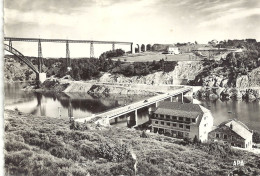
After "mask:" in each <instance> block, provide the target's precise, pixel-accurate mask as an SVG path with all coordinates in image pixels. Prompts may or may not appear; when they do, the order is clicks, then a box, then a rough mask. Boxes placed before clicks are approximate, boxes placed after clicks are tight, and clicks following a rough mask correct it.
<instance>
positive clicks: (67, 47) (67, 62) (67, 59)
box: [66, 40, 71, 70]
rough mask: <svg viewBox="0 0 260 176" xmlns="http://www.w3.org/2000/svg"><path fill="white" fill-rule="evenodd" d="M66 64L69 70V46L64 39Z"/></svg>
mask: <svg viewBox="0 0 260 176" xmlns="http://www.w3.org/2000/svg"><path fill="white" fill-rule="evenodd" d="M66 66H67V69H68V70H70V67H71V63H70V48H69V41H68V40H67V41H66Z"/></svg>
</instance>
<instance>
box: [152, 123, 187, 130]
mask: <svg viewBox="0 0 260 176" xmlns="http://www.w3.org/2000/svg"><path fill="white" fill-rule="evenodd" d="M154 123H155V124H159V123H160V125H166V126H172V127H177V126H178V128H182V129H183V128H184V126H185V129H190V126H189V125H183V124H176V123H170V122H163V121H161V122H159V121H154Z"/></svg>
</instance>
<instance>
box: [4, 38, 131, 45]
mask: <svg viewBox="0 0 260 176" xmlns="http://www.w3.org/2000/svg"><path fill="white" fill-rule="evenodd" d="M4 41H20V42H39V41H41V42H56V43H66V42H68V43H93V44H121V45H130V44H133V42H120V41H98V40H68V39H40V38H16V37H4Z"/></svg>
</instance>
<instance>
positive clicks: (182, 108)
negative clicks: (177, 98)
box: [155, 101, 207, 118]
mask: <svg viewBox="0 0 260 176" xmlns="http://www.w3.org/2000/svg"><path fill="white" fill-rule="evenodd" d="M205 110H207V109H206V108H203V107H201V106H200V105H197V104H191V103H177V102H169V101H164V102H161V103H160V105H159V106H158V108H157V110H156V111H155V113H157V114H164V115H171V116H178V117H188V118H197V117H199V116H203V113H204V112H205Z"/></svg>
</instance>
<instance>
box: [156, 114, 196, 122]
mask: <svg viewBox="0 0 260 176" xmlns="http://www.w3.org/2000/svg"><path fill="white" fill-rule="evenodd" d="M154 116H155V117H159V118H163V119H166V120H179V121H185V122H193V123H195V122H196V119H192V118H188V117H177V116H170V115H163V114H154Z"/></svg>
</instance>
